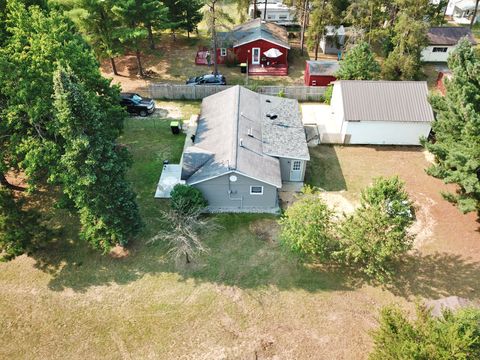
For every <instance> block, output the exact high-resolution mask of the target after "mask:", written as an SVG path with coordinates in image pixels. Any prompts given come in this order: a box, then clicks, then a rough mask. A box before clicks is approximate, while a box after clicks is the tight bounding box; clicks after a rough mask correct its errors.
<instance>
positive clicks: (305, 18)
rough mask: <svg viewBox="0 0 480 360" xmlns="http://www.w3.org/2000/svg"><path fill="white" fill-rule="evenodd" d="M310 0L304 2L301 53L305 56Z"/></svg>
mask: <svg viewBox="0 0 480 360" xmlns="http://www.w3.org/2000/svg"><path fill="white" fill-rule="evenodd" d="M307 12H308V0H304V7H303V20H302V29H301V31H300V53H301V54H302V55H303V48H304V47H305V29H306V27H307Z"/></svg>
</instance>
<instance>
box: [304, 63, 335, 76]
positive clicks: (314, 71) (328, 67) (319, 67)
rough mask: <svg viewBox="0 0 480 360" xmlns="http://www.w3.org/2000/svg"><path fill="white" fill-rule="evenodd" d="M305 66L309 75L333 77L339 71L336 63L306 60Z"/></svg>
mask: <svg viewBox="0 0 480 360" xmlns="http://www.w3.org/2000/svg"><path fill="white" fill-rule="evenodd" d="M307 66H308V72H309V73H310V75H325V76H335V73H336V72H337V71H338V70H339V69H340V63H339V62H338V61H315V60H307Z"/></svg>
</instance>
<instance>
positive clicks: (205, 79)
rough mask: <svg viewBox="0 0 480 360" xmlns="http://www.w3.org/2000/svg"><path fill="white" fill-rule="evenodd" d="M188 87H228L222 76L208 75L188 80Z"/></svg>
mask: <svg viewBox="0 0 480 360" xmlns="http://www.w3.org/2000/svg"><path fill="white" fill-rule="evenodd" d="M187 85H227V80H226V79H225V76H223V75H221V74H217V75H214V74H207V75H202V76H196V77H192V78H190V79H188V80H187Z"/></svg>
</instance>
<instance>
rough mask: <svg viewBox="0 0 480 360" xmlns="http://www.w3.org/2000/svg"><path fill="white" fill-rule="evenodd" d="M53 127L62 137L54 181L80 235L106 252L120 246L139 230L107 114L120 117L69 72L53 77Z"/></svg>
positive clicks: (122, 152)
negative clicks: (79, 226)
mask: <svg viewBox="0 0 480 360" xmlns="http://www.w3.org/2000/svg"><path fill="white" fill-rule="evenodd" d="M54 89H55V102H54V106H55V111H56V116H55V125H54V126H55V129H56V132H57V134H58V135H59V136H60V137H62V138H63V139H65V140H64V141H65V145H64V152H63V154H62V155H61V158H60V161H59V163H58V166H57V167H58V171H57V174H56V180H58V182H59V183H60V184H62V186H63V191H64V193H65V194H66V195H67V196H68V198H69V199H70V200H71V201H72V202H73V204H74V206H75V208H76V209H77V211H78V213H79V214H80V222H81V224H82V231H81V235H82V237H83V238H84V239H85V240H87V241H88V242H89V243H90V244H91V245H92V246H93V247H95V248H98V249H101V250H103V251H108V250H109V249H110V247H111V246H114V245H116V244H120V245H125V244H126V243H127V242H128V240H129V239H130V238H131V237H132V236H134V235H135V234H136V233H137V232H138V230H139V228H140V225H141V223H140V217H139V213H138V208H137V205H136V203H135V194H134V193H133V192H132V190H131V188H130V185H129V184H128V182H127V181H126V180H125V174H126V171H127V169H128V167H129V165H130V157H129V154H128V151H127V150H126V149H125V148H124V147H122V146H119V145H118V144H117V143H116V135H117V134H116V133H115V132H112V131H111V130H110V129H109V125H110V116H112V115H114V114H113V113H112V112H116V115H117V116H119V117H123V116H124V115H123V112H122V110H121V109H120V108H119V107H117V108H116V109H114V108H112V109H111V112H110V113H109V112H106V111H104V109H102V108H101V107H100V103H99V101H98V99H97V94H95V93H93V92H91V91H88V90H87V89H86V88H85V86H83V84H82V83H81V82H80V81H79V80H78V78H77V77H76V76H75V75H74V74H73V73H72V71H71V70H70V69H64V68H62V67H59V69H58V70H57V71H56V73H55V74H54Z"/></svg>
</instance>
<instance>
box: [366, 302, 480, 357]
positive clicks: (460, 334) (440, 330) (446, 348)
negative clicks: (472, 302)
mask: <svg viewBox="0 0 480 360" xmlns="http://www.w3.org/2000/svg"><path fill="white" fill-rule="evenodd" d="M373 338H374V344H375V345H374V349H373V352H372V353H371V354H370V357H369V358H370V360H396V359H429V360H450V359H480V310H478V309H461V310H458V311H457V312H455V313H452V312H451V311H448V310H445V311H444V312H443V316H442V317H440V318H434V317H433V316H432V315H431V312H430V311H429V310H428V309H426V308H425V307H423V306H419V307H418V308H417V319H416V320H413V321H412V320H410V319H409V316H408V314H406V313H405V312H404V311H402V310H401V309H400V308H399V307H397V306H390V307H386V308H384V309H382V311H381V314H380V327H379V328H378V329H377V330H376V331H375V332H374V333H373Z"/></svg>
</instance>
